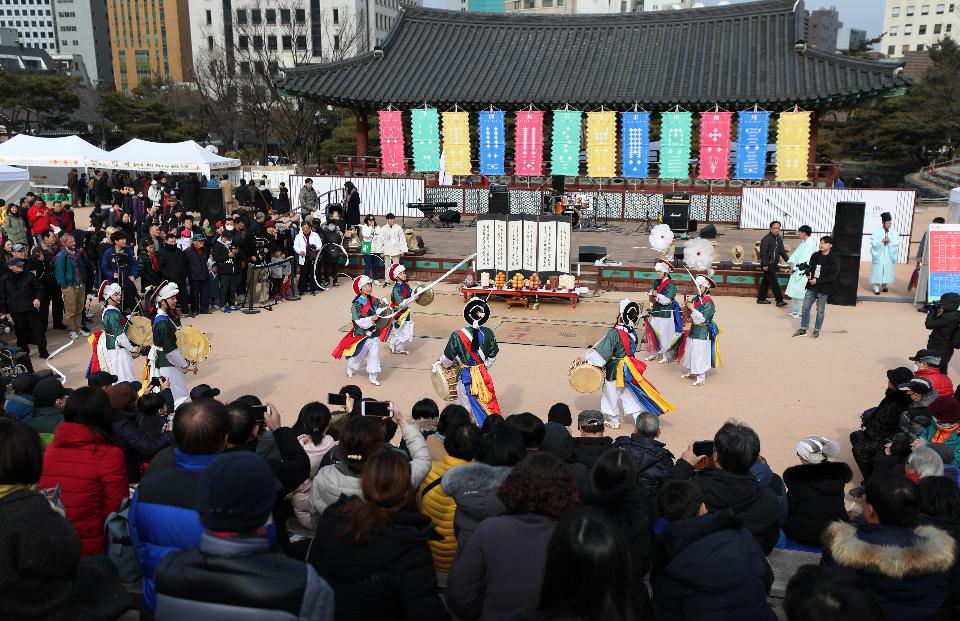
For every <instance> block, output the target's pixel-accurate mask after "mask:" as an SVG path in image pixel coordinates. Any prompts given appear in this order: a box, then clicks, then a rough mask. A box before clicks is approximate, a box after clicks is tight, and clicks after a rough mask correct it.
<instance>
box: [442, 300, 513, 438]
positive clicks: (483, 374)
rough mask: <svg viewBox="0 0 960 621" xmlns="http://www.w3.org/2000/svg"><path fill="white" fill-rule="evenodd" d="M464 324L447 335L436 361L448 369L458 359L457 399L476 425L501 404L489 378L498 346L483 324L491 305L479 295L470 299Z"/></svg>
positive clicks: (464, 310)
mask: <svg viewBox="0 0 960 621" xmlns="http://www.w3.org/2000/svg"><path fill="white" fill-rule="evenodd" d="M463 318H464V319H465V320H466V321H467V326H466V327H464V328H460V329H459V330H457V331H456V332H454V333H453V334H451V335H450V339H449V340H448V341H447V346H446V347H445V348H444V350H443V354H441V356H440V360H438V361H436V362H435V363H433V364H434V368H436V366H437V365H441V366H443V368H445V369H449V368H450V367H452V366H453V365H454V363H455V361H457V360H459V361H460V363H461V364H462V365H463V368H462V369H461V370H460V378H459V381H458V382H457V399H458V400H459V402H460V405H462V406H463V407H465V408H467V409H468V410H470V411H472V412H473V416H474V418H475V419H476V421H477V424H478V425H483V421H485V420H486V419H487V416H490V415H492V414H496V415H497V416H499V415H500V404H499V403H497V393H496V392H495V391H494V389H493V380H492V379H491V378H490V372H489V371H490V367H492V366H493V363H494V362H495V361H496V359H497V354H498V353H499V352H500V348H499V347H498V346H497V339H496V337H495V336H494V335H493V330H491V329H490V328H485V327H483V324H485V323H487V320H488V319H490V307H489V306H487V303H486V302H484V301H483V300H481V299H480V298H473V299H471V300H470V301H469V302H467V304H466V306H464V307H463Z"/></svg>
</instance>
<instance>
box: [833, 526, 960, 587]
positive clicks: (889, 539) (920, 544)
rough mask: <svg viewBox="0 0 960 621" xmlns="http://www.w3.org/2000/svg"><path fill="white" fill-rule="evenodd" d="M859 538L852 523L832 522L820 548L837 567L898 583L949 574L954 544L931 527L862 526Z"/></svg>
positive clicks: (946, 536)
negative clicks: (871, 574)
mask: <svg viewBox="0 0 960 621" xmlns="http://www.w3.org/2000/svg"><path fill="white" fill-rule="evenodd" d="M866 529H868V530H867V532H866V536H865V537H861V536H860V533H858V529H857V527H856V526H855V525H853V524H848V523H846V522H834V523H832V524H830V526H828V527H827V529H826V530H825V531H824V533H823V542H824V548H825V549H826V550H828V551H829V552H830V555H831V556H832V557H833V560H834V561H835V562H836V563H837V564H838V565H840V566H842V567H846V568H848V569H852V570H854V571H857V572H869V573H874V574H879V575H882V576H886V577H888V578H893V579H895V580H902V579H905V578H916V577H919V576H926V575H930V574H939V573H946V572H948V571H950V569H951V567H952V566H953V562H954V559H955V557H956V552H955V549H954V548H955V545H956V544H955V542H954V540H953V538H952V537H951V536H950V535H948V534H947V533H946V532H944V531H943V530H940V529H939V528H936V527H934V526H917V527H916V528H914V529H912V530H910V529H905V528H895V527H884V526H874V527H870V526H867V527H866Z"/></svg>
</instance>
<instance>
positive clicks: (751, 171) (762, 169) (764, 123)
mask: <svg viewBox="0 0 960 621" xmlns="http://www.w3.org/2000/svg"><path fill="white" fill-rule="evenodd" d="M769 131H770V113H769V112H760V111H758V112H740V113H739V114H738V115H737V170H736V172H735V173H734V175H733V176H734V178H735V179H763V178H764V176H765V174H766V165H767V140H768V133H769Z"/></svg>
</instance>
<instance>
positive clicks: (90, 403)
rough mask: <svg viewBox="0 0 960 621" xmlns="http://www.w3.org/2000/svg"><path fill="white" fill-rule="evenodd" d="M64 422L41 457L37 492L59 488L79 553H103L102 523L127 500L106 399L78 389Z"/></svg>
mask: <svg viewBox="0 0 960 621" xmlns="http://www.w3.org/2000/svg"><path fill="white" fill-rule="evenodd" d="M63 418H64V422H63V423H61V424H60V425H59V426H58V427H57V430H56V432H54V436H53V444H51V445H50V446H49V447H47V450H46V452H44V455H43V476H41V477H40V487H41V488H53V487H56V486H57V485H59V486H60V489H61V492H62V500H63V506H64V508H65V509H66V510H67V519H69V520H70V521H71V522H72V523H73V527H74V528H75V529H76V530H77V535H78V536H79V537H80V544H81V554H82V555H83V556H92V555H95V554H103V553H104V552H105V550H106V541H105V538H104V534H103V522H104V520H106V518H107V516H108V515H110V514H111V513H113V512H115V511H119V510H120V504H121V503H122V502H123V500H124V499H125V498H127V497H128V496H129V495H130V488H129V484H128V482H127V469H126V464H125V462H124V457H123V449H122V448H120V446H119V443H118V442H117V440H116V439H115V438H114V436H113V432H112V431H111V428H112V420H113V410H112V408H111V407H110V400H109V399H108V398H107V395H106V394H104V392H103V391H102V390H99V389H96V388H90V387H83V388H78V389H77V390H76V391H75V392H74V393H73V394H72V395H70V398H69V399H67V403H66V407H65V408H64V411H63Z"/></svg>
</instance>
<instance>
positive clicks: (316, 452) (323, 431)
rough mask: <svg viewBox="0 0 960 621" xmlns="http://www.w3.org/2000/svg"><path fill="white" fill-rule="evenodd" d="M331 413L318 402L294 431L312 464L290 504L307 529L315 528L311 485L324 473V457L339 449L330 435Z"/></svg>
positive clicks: (306, 408) (308, 406) (303, 412)
mask: <svg viewBox="0 0 960 621" xmlns="http://www.w3.org/2000/svg"><path fill="white" fill-rule="evenodd" d="M330 420H331V416H330V409H329V408H328V407H327V406H325V405H324V404H322V403H320V402H318V401H314V402H312V403H308V404H306V405H305V406H303V407H302V408H301V409H300V415H299V417H298V418H297V422H296V423H295V424H294V426H293V427H292V429H293V430H294V431H295V432H296V433H297V441H299V442H300V444H301V445H303V450H304V452H305V453H306V454H307V458H308V459H309V460H310V476H309V477H307V479H306V480H305V481H304V482H303V483H302V484H301V485H300V487H298V488H297V489H295V490H294V491H292V492H290V493H289V494H288V495H287V500H289V501H290V502H291V504H292V505H293V512H294V515H295V516H296V518H297V521H298V522H300V525H301V526H303V527H304V528H311V527H312V526H311V523H310V485H311V483H312V482H313V477H315V476H317V472H318V471H319V470H320V462H321V461H322V460H323V456H324V455H326V454H327V452H328V451H329V450H330V449H332V448H333V447H334V445H336V443H337V441H336V439H334V437H333V436H331V435H330V434H329V431H330Z"/></svg>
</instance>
